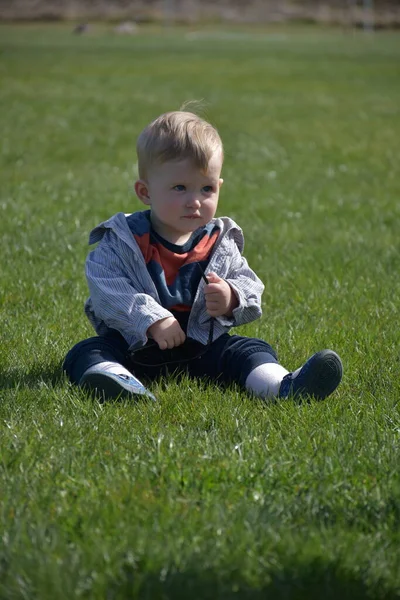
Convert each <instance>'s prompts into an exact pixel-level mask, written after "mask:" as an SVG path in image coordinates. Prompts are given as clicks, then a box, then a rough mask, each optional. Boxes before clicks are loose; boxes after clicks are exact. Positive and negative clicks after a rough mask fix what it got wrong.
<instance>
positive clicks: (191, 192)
mask: <svg viewBox="0 0 400 600" xmlns="http://www.w3.org/2000/svg"><path fill="white" fill-rule="evenodd" d="M221 169H222V156H221V153H220V152H216V153H215V154H214V155H213V156H212V158H211V160H210V162H209V164H208V168H207V171H206V172H203V171H201V170H200V169H199V168H198V167H196V165H194V164H193V162H192V161H191V160H190V159H184V160H179V161H169V162H166V163H163V164H161V165H158V166H156V167H153V168H152V169H151V171H150V173H149V175H148V177H147V179H146V181H144V180H140V181H137V182H136V184H135V190H136V193H137V195H138V196H139V198H140V199H141V200H142V202H144V203H145V204H146V205H148V206H150V208H151V222H152V225H153V227H154V229H155V231H157V233H159V234H160V235H161V236H162V237H163V238H165V239H166V240H168V241H170V242H171V243H175V244H184V243H185V242H186V241H187V240H188V239H189V237H190V235H191V233H192V232H193V231H195V230H196V229H198V228H199V227H201V226H202V225H205V224H206V223H208V222H209V221H210V220H211V219H212V218H213V217H214V215H215V212H216V210H217V205H218V197H219V188H220V187H221V185H222V181H223V180H222V179H221V178H220V175H221Z"/></svg>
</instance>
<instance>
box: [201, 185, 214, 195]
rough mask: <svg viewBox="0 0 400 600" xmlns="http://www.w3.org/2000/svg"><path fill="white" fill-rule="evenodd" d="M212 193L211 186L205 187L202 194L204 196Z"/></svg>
mask: <svg viewBox="0 0 400 600" xmlns="http://www.w3.org/2000/svg"><path fill="white" fill-rule="evenodd" d="M213 191H214V188H213V186H212V185H205V186H204V187H203V192H205V193H206V194H211V192H213Z"/></svg>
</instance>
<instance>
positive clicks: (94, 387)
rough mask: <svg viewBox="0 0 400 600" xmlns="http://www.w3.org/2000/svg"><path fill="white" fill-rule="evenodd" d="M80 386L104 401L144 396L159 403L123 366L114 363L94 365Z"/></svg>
mask: <svg viewBox="0 0 400 600" xmlns="http://www.w3.org/2000/svg"><path fill="white" fill-rule="evenodd" d="M79 385H80V386H81V387H85V388H86V389H88V390H91V391H94V392H97V393H98V394H99V395H100V396H101V397H102V398H103V399H104V400H110V399H113V398H126V397H131V396H144V397H145V398H148V399H149V400H152V401H153V402H156V401H157V398H156V397H155V396H154V394H152V393H151V392H150V391H149V390H148V389H147V388H145V386H144V385H143V383H142V382H141V381H139V379H136V377H134V376H133V375H132V373H129V371H127V370H126V369H125V368H124V367H123V366H122V365H117V364H112V363H100V364H97V365H94V366H93V367H90V368H89V369H87V370H86V371H85V372H84V374H83V375H82V377H81V379H80V381H79Z"/></svg>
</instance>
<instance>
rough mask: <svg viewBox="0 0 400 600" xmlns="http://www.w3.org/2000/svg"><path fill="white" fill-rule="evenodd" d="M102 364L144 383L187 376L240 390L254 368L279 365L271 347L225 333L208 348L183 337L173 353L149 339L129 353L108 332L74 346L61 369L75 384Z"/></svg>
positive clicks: (114, 334) (117, 336) (118, 336)
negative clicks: (124, 370) (113, 364)
mask: <svg viewBox="0 0 400 600" xmlns="http://www.w3.org/2000/svg"><path fill="white" fill-rule="evenodd" d="M104 361H110V362H117V363H119V364H121V365H123V366H124V367H126V368H127V369H128V371H130V372H131V373H133V374H134V375H135V376H136V377H137V378H138V379H140V380H143V381H154V380H155V379H157V378H159V377H161V376H167V375H170V374H187V375H189V376H190V377H196V378H202V379H207V378H208V379H210V380H211V381H215V382H218V383H221V384H225V385H229V384H231V383H238V384H239V385H240V386H242V387H245V382H246V379H247V376H248V375H249V373H250V372H251V371H252V370H253V369H255V368H256V367H258V366H259V365H261V364H264V363H277V362H278V360H277V356H276V354H275V352H274V350H273V349H272V348H271V346H270V345H269V344H267V343H266V342H264V341H263V340H259V339H257V338H248V337H242V336H240V335H229V334H228V333H225V334H223V335H222V336H221V337H219V338H218V339H216V340H215V341H214V342H212V343H211V344H209V345H207V346H204V345H203V344H200V343H199V342H196V341H195V340H192V339H190V338H186V341H185V342H184V344H182V345H181V346H177V347H176V348H172V350H160V349H159V347H158V345H157V344H156V343H155V342H154V341H153V340H150V341H149V342H148V343H147V344H146V346H144V347H143V348H141V349H140V350H138V351H135V352H134V353H130V352H129V351H128V344H127V342H126V341H125V339H124V338H123V337H122V335H121V334H120V333H118V332H117V331H111V332H110V333H109V334H107V335H105V336H96V337H91V338H89V339H87V340H83V341H82V342H79V343H78V344H76V346H74V347H73V348H72V349H71V350H70V351H69V352H68V354H67V356H66V358H65V361H64V365H63V368H64V371H65V372H66V374H67V376H68V378H69V379H70V381H71V382H72V383H75V384H78V383H79V381H80V379H81V377H82V375H83V373H84V372H85V371H86V369H88V368H89V367H92V366H94V365H96V364H98V363H101V362H104Z"/></svg>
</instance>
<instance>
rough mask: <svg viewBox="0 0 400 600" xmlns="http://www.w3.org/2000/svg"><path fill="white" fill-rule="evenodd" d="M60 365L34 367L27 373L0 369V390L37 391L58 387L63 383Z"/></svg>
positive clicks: (59, 363) (18, 370) (19, 370)
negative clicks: (46, 387)
mask: <svg viewBox="0 0 400 600" xmlns="http://www.w3.org/2000/svg"><path fill="white" fill-rule="evenodd" d="M63 377H64V375H63V372H62V363H61V362H57V363H54V364H48V365H35V366H34V367H33V368H32V369H30V370H29V371H23V370H21V369H18V368H14V369H8V370H7V371H4V370H2V369H1V367H0V388H1V389H14V388H24V387H27V388H31V389H38V388H41V387H43V386H47V385H50V386H54V385H58V384H60V383H61V382H62V381H63Z"/></svg>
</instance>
